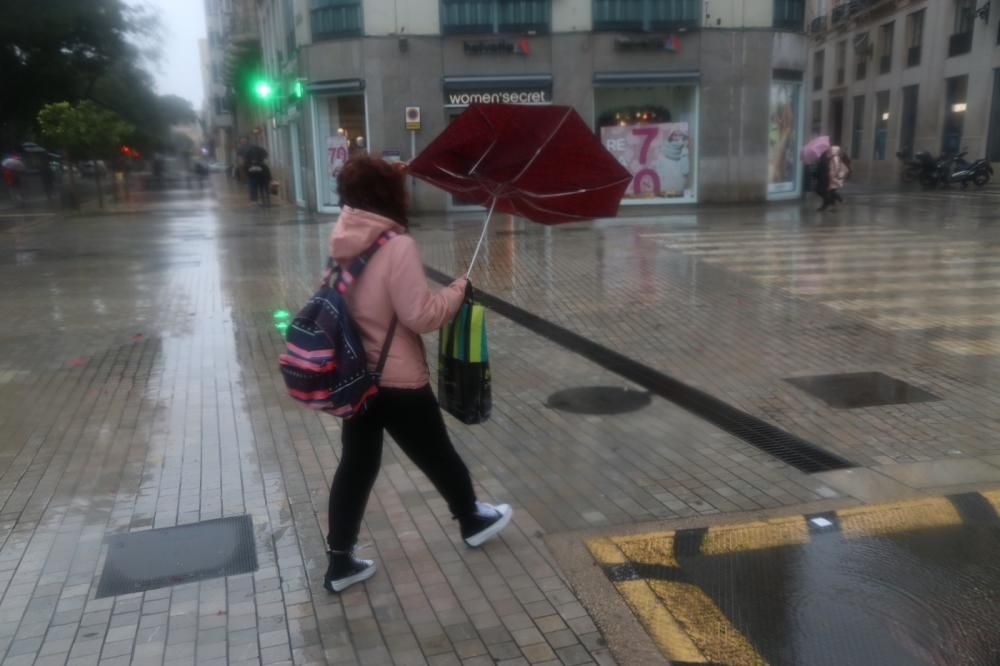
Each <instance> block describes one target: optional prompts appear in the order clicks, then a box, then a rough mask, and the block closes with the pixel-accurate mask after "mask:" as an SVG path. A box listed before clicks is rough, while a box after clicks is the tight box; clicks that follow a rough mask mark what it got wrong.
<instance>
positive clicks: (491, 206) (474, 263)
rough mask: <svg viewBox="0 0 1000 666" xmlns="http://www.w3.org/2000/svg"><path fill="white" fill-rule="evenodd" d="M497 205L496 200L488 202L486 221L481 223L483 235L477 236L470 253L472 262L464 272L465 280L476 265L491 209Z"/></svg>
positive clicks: (488, 224) (491, 214)
mask: <svg viewBox="0 0 1000 666" xmlns="http://www.w3.org/2000/svg"><path fill="white" fill-rule="evenodd" d="M496 205H497V198H496V197H493V201H491V202H490V212H488V213H486V221H485V222H483V233H481V234H479V242H478V243H476V251H475V252H473V253H472V261H470V262H469V270H467V271H466V272H465V279H466V280H468V279H469V276H470V275H472V267H473V266H475V265H476V257H478V256H479V249H480V248H481V247H482V246H483V239H484V238H486V230H487V229H488V228H489V226H490V218H491V217H493V208H494V207H495V206H496Z"/></svg>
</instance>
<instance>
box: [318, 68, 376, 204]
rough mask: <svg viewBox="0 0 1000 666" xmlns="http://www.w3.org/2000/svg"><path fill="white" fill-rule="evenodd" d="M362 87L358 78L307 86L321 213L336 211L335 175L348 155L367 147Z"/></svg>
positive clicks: (337, 202)
mask: <svg viewBox="0 0 1000 666" xmlns="http://www.w3.org/2000/svg"><path fill="white" fill-rule="evenodd" d="M364 88H365V85H364V81H363V80H362V79H345V80H339V81H322V82H316V83H312V84H310V85H309V89H308V90H309V95H310V112H311V115H312V136H313V156H314V157H313V160H314V164H313V173H314V174H315V177H316V193H317V196H316V208H317V210H318V211H319V212H321V213H336V212H339V211H340V202H339V199H338V197H337V174H338V173H340V169H341V168H342V167H343V166H344V163H345V162H346V161H347V159H348V157H350V156H351V155H354V154H357V153H359V152H364V151H365V150H366V149H367V145H368V137H369V132H368V108H367V103H366V100H365V91H364Z"/></svg>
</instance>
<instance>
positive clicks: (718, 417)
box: [425, 266, 856, 474]
mask: <svg viewBox="0 0 1000 666" xmlns="http://www.w3.org/2000/svg"><path fill="white" fill-rule="evenodd" d="M425 268H426V270H427V275H428V276H429V277H430V278H431V279H432V280H435V281H437V282H439V283H441V284H450V283H451V281H452V278H451V277H450V276H448V275H446V274H445V273H442V272H441V271H439V270H436V269H434V268H432V267H430V266H426V267H425ZM476 296H477V298H478V300H479V301H480V302H481V303H482V304H483V305H485V306H486V307H488V308H490V309H491V310H493V311H494V312H496V313H497V314H500V315H502V316H504V317H506V318H507V319H510V320H511V321H513V322H515V323H517V324H520V325H521V326H523V327H525V328H527V329H528V330H529V331H531V332H533V333H535V334H536V335H540V336H542V337H543V338H546V339H547V340H550V341H552V342H554V343H555V344H557V345H559V346H561V347H563V348H564V349H568V350H570V351H572V352H574V353H576V354H579V355H580V356H583V357H584V358H585V359H587V360H588V361H590V362H591V363H594V364H595V365H599V366H600V367H602V368H604V369H605V370H608V371H610V372H614V373H615V374H618V375H620V376H621V377H624V378H625V379H627V380H629V381H630V382H632V383H634V384H636V385H638V386H641V387H642V388H644V389H646V390H647V391H650V392H652V393H654V394H656V395H658V396H660V397H661V398H664V399H665V400H669V401H670V402H672V403H674V404H675V405H677V406H678V407H680V408H682V409H685V410H687V411H689V412H691V413H692V414H695V415H696V416H699V417H700V418H702V419H704V420H706V421H708V422H709V423H711V424H712V425H714V426H715V427H717V428H719V429H721V430H724V431H726V432H728V433H729V434H731V435H733V436H735V437H738V438H740V439H741V440H743V441H744V442H746V443H747V444H749V445H751V446H753V447H755V448H757V449H759V450H761V451H764V452H765V453H767V454H769V455H771V456H773V457H775V458H777V459H778V460H780V461H782V462H784V463H785V464H787V465H790V466H792V467H794V468H795V469H798V470H799V471H801V472H804V473H806V474H814V473H816V472H827V471H830V470H836V469H846V468H849V467H856V465H854V464H853V463H851V462H849V461H847V460H846V459H844V458H841V457H840V456H838V455H836V454H834V453H830V452H829V451H825V450H823V449H821V448H819V447H818V446H816V445H814V444H810V443H809V442H807V441H805V440H804V439H802V438H800V437H797V436H795V435H793V434H791V433H789V432H786V431H784V430H782V429H781V428H778V427H777V426H774V425H771V424H770V423H767V422H766V421H762V420H761V419H758V418H757V417H755V416H752V415H750V414H747V413H746V412H743V411H741V410H739V409H737V408H735V407H733V406H732V405H730V404H728V403H726V402H723V401H722V400H719V399H718V398H716V397H714V396H711V395H709V394H708V393H705V392H704V391H702V390H700V389H697V388H695V387H693V386H688V385H687V384H685V383H684V382H681V381H680V380H678V379H675V378H673V377H671V376H669V375H666V374H664V373H662V372H660V371H659V370H656V369H655V368H651V367H649V366H648V365H643V364H642V363H639V362H638V361H635V360H633V359H631V358H629V357H627V356H624V355H623V354H620V353H618V352H616V351H614V350H613V349H609V348H607V347H605V346H603V345H600V344H598V343H596V342H594V341H593V340H589V339H587V338H585V337H583V336H582V335H579V334H577V333H574V332H573V331H571V330H569V329H567V328H564V327H562V326H559V325H558V324H555V323H553V322H551V321H548V320H546V319H543V318H542V317H539V316H538V315H536V314H532V313H531V312H528V311H527V310H524V309H523V308H520V307H518V306H516V305H514V304H513V303H510V302H508V301H505V300H503V299H502V298H498V297H497V296H494V295H492V294H488V293H486V292H484V291H480V290H479V289H477V290H476Z"/></svg>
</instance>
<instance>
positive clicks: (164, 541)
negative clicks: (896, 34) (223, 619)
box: [97, 516, 257, 599]
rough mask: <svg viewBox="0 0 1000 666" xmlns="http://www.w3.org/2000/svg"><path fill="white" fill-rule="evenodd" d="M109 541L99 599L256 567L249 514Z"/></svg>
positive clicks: (98, 594) (99, 588)
mask: <svg viewBox="0 0 1000 666" xmlns="http://www.w3.org/2000/svg"><path fill="white" fill-rule="evenodd" d="M107 544H108V557H107V559H106V560H105V562H104V571H103V572H102V573H101V581H100V583H99V584H98V586H97V598H98V599H100V598H101V597H111V596H117V595H120V594H131V593H133V592H145V591H146V590H154V589H156V588H159V587H169V586H171V585H181V584H183V583H191V582H194V581H199V580H206V579H208V578H219V577H221V576H234V575H236V574H241V573H249V572H251V571H256V570H257V548H256V546H255V544H254V538H253V521H252V520H251V519H250V516H236V517H232V518H220V519H217V520H206V521H203V522H200V523H192V524H190V525H179V526H177V527H165V528H163V529H158V530H146V531H143V532H132V533H129V534H115V535H113V536H111V537H108V539H107Z"/></svg>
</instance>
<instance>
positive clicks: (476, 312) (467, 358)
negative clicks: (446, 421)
mask: <svg viewBox="0 0 1000 666" xmlns="http://www.w3.org/2000/svg"><path fill="white" fill-rule="evenodd" d="M438 400H439V401H440V402H441V406H442V407H444V409H445V410H446V411H447V412H448V413H449V414H451V415H452V416H454V417H455V418H457V419H458V420H459V421H461V422H462V423H467V424H470V425H471V424H474V423H482V422H483V421H485V420H486V419H488V418H489V417H490V410H491V409H492V407H493V400H492V398H491V393H490V356H489V350H488V349H487V346H486V309H485V308H484V307H483V306H482V304H480V303H476V302H475V300H474V298H473V291H472V285H471V284H470V285H469V286H468V287H467V288H466V290H465V301H464V302H463V303H462V306H461V307H460V308H459V310H458V313H457V314H456V315H455V317H454V319H452V320H451V321H449V322H448V323H447V324H445V326H444V328H442V329H441V335H440V346H439V353H438Z"/></svg>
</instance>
